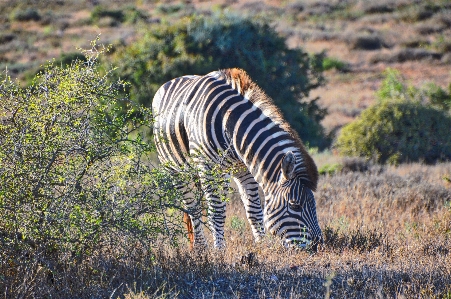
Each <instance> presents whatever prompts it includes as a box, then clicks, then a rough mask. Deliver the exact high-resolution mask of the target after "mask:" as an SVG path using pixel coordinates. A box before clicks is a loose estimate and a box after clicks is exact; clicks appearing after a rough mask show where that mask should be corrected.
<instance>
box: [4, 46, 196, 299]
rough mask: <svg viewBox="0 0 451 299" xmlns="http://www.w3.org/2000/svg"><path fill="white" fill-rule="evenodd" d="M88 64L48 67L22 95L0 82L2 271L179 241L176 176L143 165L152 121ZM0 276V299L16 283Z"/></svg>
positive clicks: (148, 152)
mask: <svg viewBox="0 0 451 299" xmlns="http://www.w3.org/2000/svg"><path fill="white" fill-rule="evenodd" d="M86 54H87V55H88V54H89V53H88V52H86ZM96 61H97V54H95V53H94V54H92V55H91V56H86V62H83V61H80V60H77V61H75V62H73V63H72V64H71V65H70V66H68V67H66V68H62V67H60V66H54V65H52V64H50V65H47V66H46V67H45V70H44V71H43V72H42V73H40V74H39V75H37V76H36V78H35V81H34V84H33V85H32V86H30V87H28V88H21V87H19V86H18V85H17V84H16V83H14V82H13V81H11V80H10V78H9V77H4V76H3V77H2V78H0V98H1V101H0V144H1V147H0V165H1V167H0V181H1V184H0V260H1V261H2V262H1V263H0V273H9V272H8V271H13V272H14V271H15V272H14V273H17V272H18V271H19V270H18V269H21V270H23V271H32V272H33V271H36V268H33V267H41V268H42V267H48V265H54V267H56V265H57V264H58V263H63V264H64V263H65V261H64V258H62V256H63V257H64V256H66V258H75V257H77V258H81V257H86V256H90V255H91V254H92V252H94V251H95V250H98V249H99V248H103V246H106V245H108V244H114V250H115V252H117V253H118V254H119V253H121V252H122V253H121V254H125V253H127V252H128V251H130V250H131V249H133V248H134V246H135V244H141V246H143V247H144V248H148V247H149V246H151V245H152V244H153V242H154V241H155V240H156V238H157V237H159V236H160V235H167V236H175V235H176V234H177V231H178V226H177V225H178V223H180V222H179V221H177V220H176V218H174V217H176V216H177V215H179V214H176V213H172V214H173V216H171V215H169V214H167V213H166V209H167V208H171V209H174V208H175V209H177V208H178V203H179V202H180V198H181V194H180V192H178V191H177V190H174V187H173V186H174V184H175V181H174V180H176V179H177V177H176V176H174V175H173V174H170V173H169V172H167V171H165V170H162V169H158V168H154V167H153V166H152V164H151V162H150V161H151V159H150V158H151V155H152V148H151V146H150V145H149V143H148V142H146V140H145V138H144V135H145V131H146V130H148V129H149V127H150V125H151V113H150V111H149V110H148V109H146V108H143V107H138V106H136V105H134V104H133V103H132V102H130V101H129V100H127V99H126V98H124V93H123V90H124V87H125V83H124V82H121V81H116V82H111V81H109V80H108V79H109V78H111V73H109V72H108V73H106V74H101V73H99V72H98V71H97V70H96V68H95V67H96ZM118 102H122V103H123V107H125V110H124V111H125V113H124V114H122V115H120V116H118V115H119V114H118V113H117V111H116V110H117V109H119V108H118V107H119V106H118V105H117V103H118ZM133 115H139V116H140V117H139V118H137V117H133ZM184 180H188V179H187V178H186V177H184ZM188 181H189V180H188ZM177 217H178V216H177ZM24 255H26V256H28V257H27V258H24ZM54 256H59V258H53V257H54ZM35 258H36V259H39V262H37V260H36V259H35ZM61 258H62V259H63V260H61ZM4 261H11V263H7V262H4ZM66 262H67V261H66ZM46 265H47V266H46ZM27 267H31V268H27ZM53 269H54V270H55V268H53ZM52 271H53V270H52ZM13 272H11V273H13ZM33 273H34V272H33ZM39 273H41V272H39ZM2 275H3V276H0V280H2V283H0V291H1V292H2V293H4V294H7V291H8V290H9V291H12V290H14V289H15V288H14V287H13V286H14V283H16V282H18V281H16V280H15V279H17V277H16V278H14V277H13V278H11V277H9V276H8V275H7V276H4V274H2ZM43 275H45V273H44V274H43ZM19 282H20V281H19ZM1 285H5V286H9V288H8V287H7V289H8V290H6V289H3V288H2V287H1ZM9 291H8V292H9ZM7 297H9V296H7ZM11 297H16V296H11Z"/></svg>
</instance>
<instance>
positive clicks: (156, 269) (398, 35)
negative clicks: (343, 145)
mask: <svg viewBox="0 0 451 299" xmlns="http://www.w3.org/2000/svg"><path fill="white" fill-rule="evenodd" d="M49 3H51V6H52V7H51V8H50V7H48V6H47V5H43V4H42V3H41V2H39V1H1V0H0V8H1V11H2V12H1V15H0V66H1V71H2V72H3V70H4V69H8V74H9V75H10V76H12V77H18V78H19V81H20V82H21V84H22V85H25V84H27V83H26V82H27V80H30V78H32V77H33V75H34V74H35V73H36V72H37V71H38V70H40V69H41V65H42V64H44V63H45V61H47V60H49V59H52V58H61V60H58V62H59V63H62V62H61V61H64V60H63V58H64V57H72V56H70V55H68V54H71V53H74V52H76V51H77V50H76V49H75V48H76V47H86V46H87V45H88V44H89V41H90V40H93V39H95V37H96V36H97V35H98V34H99V33H101V41H102V42H103V43H105V44H109V43H111V44H113V51H114V49H115V48H117V47H119V46H118V45H121V46H124V45H130V44H133V43H134V42H135V41H136V40H137V39H138V36H140V35H139V34H141V33H142V32H143V31H145V30H146V28H147V26H151V25H152V24H155V23H160V22H163V23H164V22H168V23H170V22H172V21H173V20H176V19H178V18H183V17H185V16H187V15H191V14H201V15H202V14H204V15H211V14H214V13H218V12H225V11H227V12H233V13H237V14H241V15H244V16H246V17H248V18H255V19H259V18H263V19H266V20H270V21H271V24H273V26H274V28H275V29H276V30H277V32H279V33H280V34H281V35H282V36H284V37H285V38H286V42H287V45H288V46H289V47H291V48H303V49H305V50H306V51H307V52H309V53H319V52H323V53H325V55H326V57H328V59H327V62H328V63H329V64H328V65H325V64H323V67H324V70H323V71H324V77H325V79H326V80H325V83H324V84H323V85H322V86H320V87H318V88H316V89H314V90H312V91H311V92H310V97H311V98H316V97H319V99H318V103H319V105H320V106H321V107H322V108H325V109H327V111H328V112H327V114H326V115H325V116H324V118H323V119H322V120H321V124H322V126H323V127H324V129H325V134H326V135H327V136H328V138H329V140H330V141H331V142H330V144H329V145H328V146H327V147H325V148H321V149H319V150H318V149H317V148H311V149H310V152H311V154H312V156H313V158H314V160H315V162H316V163H317V165H318V168H319V169H320V173H321V175H320V179H319V184H318V189H317V191H316V192H315V193H314V194H315V198H316V205H317V213H318V220H319V224H320V226H321V228H322V231H323V234H324V240H325V243H324V245H323V246H322V247H321V248H320V249H319V251H318V252H317V253H311V252H307V251H304V250H299V249H295V248H288V249H287V248H285V247H284V246H282V244H281V243H280V240H278V239H277V238H273V237H271V236H267V237H266V238H265V239H264V240H263V241H262V242H259V243H255V242H254V241H253V238H252V234H251V229H250V226H249V224H248V222H247V220H246V215H245V212H244V208H243V205H242V203H241V202H240V199H239V196H238V194H237V193H234V192H232V193H231V194H230V195H229V200H228V208H227V218H226V225H225V227H226V230H225V238H226V242H227V247H226V248H225V249H224V250H214V249H209V250H207V251H205V252H202V253H201V254H198V253H197V252H193V251H190V250H189V249H188V248H189V246H188V240H187V239H186V237H185V236H184V235H182V234H179V235H178V237H177V244H175V245H174V242H171V240H169V239H168V238H166V237H163V236H162V237H158V238H156V239H155V240H154V242H153V244H145V243H143V242H140V241H139V240H136V239H134V238H132V237H130V235H127V236H121V235H120V230H117V231H115V232H116V233H117V234H118V235H115V236H114V237H111V238H108V237H107V238H104V240H110V239H111V240H114V241H111V242H103V243H102V244H99V246H93V247H92V248H91V249H90V251H89V252H85V253H84V254H81V255H77V254H74V253H73V252H68V253H64V252H60V251H58V249H57V247H51V246H50V247H48V246H46V247H39V246H37V247H33V246H31V245H30V246H29V247H27V248H28V249H26V250H23V249H21V248H18V247H17V248H16V247H14V246H12V247H11V246H10V243H8V242H9V241H7V240H10V239H11V236H9V235H7V234H6V233H3V231H2V230H5V232H6V230H7V227H6V226H5V225H6V224H5V223H6V222H2V220H0V224H1V226H0V242H1V243H0V246H4V248H5V250H3V252H0V271H1V272H0V291H1V293H0V297H4V298H14V297H15V298H130V299H147V298H273V299H275V298H440V299H445V298H451V252H450V251H451V163H450V162H437V163H435V164H425V163H422V162H421V161H420V162H411V163H395V165H389V164H381V163H376V162H375V161H374V160H372V159H367V158H362V157H343V156H341V155H339V154H338V152H337V150H336V148H335V147H334V138H335V137H336V136H337V135H338V134H339V132H340V130H341V128H342V127H343V126H344V125H346V124H348V123H350V122H351V121H353V120H354V119H356V118H357V117H358V116H359V115H360V114H361V112H362V111H363V110H364V109H366V108H368V107H369V106H371V105H372V104H374V103H375V102H376V101H377V96H376V93H377V91H378V89H379V88H380V86H381V82H382V80H383V79H384V75H383V73H384V70H385V69H387V68H392V69H396V70H398V71H399V72H400V73H401V74H402V76H403V78H404V80H405V82H408V83H407V84H409V85H411V86H415V87H417V88H421V86H423V85H424V84H428V83H431V82H433V83H434V84H436V85H437V86H439V87H441V88H444V89H446V88H449V87H448V84H450V82H451V73H450V69H451V68H450V66H451V39H450V36H451V4H450V2H449V1H408V0H396V1H381V2H378V3H373V2H370V1H352V0H345V1H329V2H328V1H316V0H309V1H255V2H254V1H212V2H210V1H163V2H159V1H144V0H142V1H134V2H131V3H127V4H124V3H121V1H107V0H104V1H102V0H99V1H49ZM49 5H50V4H49ZM106 8H109V9H110V13H105V14H103V15H102V13H99V12H102V11H108V9H106ZM118 11H124V12H127V13H128V14H126V15H125V16H122V17H117V15H115V14H114V13H112V12H118ZM94 12H95V13H94ZM130 12H133V13H135V14H136V15H137V16H140V17H139V18H143V20H144V21H140V22H135V21H130V20H128V19H127V18H129V14H130ZM136 12H139V13H136ZM27 13H28V15H27ZM142 15H145V17H142ZM122 18H125V19H122ZM130 18H131V17H130ZM449 86H450V87H451V85H449ZM263 88H264V87H263ZM449 93H451V89H450V90H449V91H448V95H449ZM0 100H1V99H0ZM5 115H6V114H5ZM0 129H1V127H0ZM450 134H451V128H450ZM0 146H2V145H1V144H0ZM153 158H154V157H153ZM0 167H1V165H0ZM94 182H96V181H95V180H94ZM0 184H1V182H0ZM5 202H6V201H5ZM1 204H3V203H2V202H0V205H1ZM174 213H175V215H178V214H177V212H174ZM179 216H180V215H179ZM177 217H178V216H177ZM177 217H175V218H176V219H178V220H179V222H178V224H177V223H176V224H175V226H177V225H179V226H180V225H181V217H178V218H177ZM162 231H163V230H162ZM205 231H206V235H207V236H208V235H209V233H208V228H207V227H206V228H205ZM8 238H9V239H8ZM23 238H24V239H25V237H23ZM86 242H90V241H89V240H87V241H86ZM210 243H211V240H210ZM52 244H53V243H52Z"/></svg>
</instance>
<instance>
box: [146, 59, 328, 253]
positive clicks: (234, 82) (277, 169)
mask: <svg viewBox="0 0 451 299" xmlns="http://www.w3.org/2000/svg"><path fill="white" fill-rule="evenodd" d="M152 110H153V115H154V121H155V123H154V129H153V130H154V141H155V145H156V149H157V153H158V157H159V159H160V162H162V163H165V164H166V165H170V166H169V167H170V168H171V169H172V170H173V171H180V169H181V168H182V167H184V166H185V165H186V164H187V163H188V161H191V162H190V163H194V164H195V166H196V167H197V169H198V170H199V173H200V174H202V173H206V172H207V171H208V170H210V169H211V168H212V165H221V166H223V167H230V166H233V167H235V169H238V171H237V172H234V173H233V174H232V179H233V180H234V182H235V183H236V185H237V187H238V191H239V193H240V196H241V200H242V202H243V204H244V208H245V211H246V216H247V219H248V221H249V224H250V226H251V228H252V233H253V236H254V239H255V240H256V241H260V240H261V239H262V238H263V236H264V235H265V230H266V231H268V232H269V233H271V234H272V235H277V236H279V237H280V238H281V239H282V242H283V244H284V245H286V246H293V245H296V246H299V247H303V248H311V249H313V250H315V251H316V248H317V244H318V243H321V242H322V240H323V237H322V232H321V229H320V227H319V225H318V220H317V214H316V203H315V198H314V195H313V191H315V190H316V187H317V181H318V171H317V168H316V165H315V163H314V161H313V159H312V158H311V157H310V155H309V154H308V152H307V150H306V149H305V147H304V146H303V144H302V142H301V140H300V138H299V137H298V135H297V133H296V132H295V131H294V130H293V129H292V128H291V127H290V125H289V124H288V123H287V122H286V121H285V120H284V118H283V116H282V114H281V112H280V110H279V109H278V108H277V107H276V106H275V104H274V103H273V101H272V99H271V98H270V97H269V96H267V95H266V94H265V93H264V91H263V90H262V89H260V88H259V87H258V86H257V84H256V83H254V82H253V81H252V79H251V78H250V76H249V75H248V74H247V73H246V72H245V71H244V70H242V69H237V68H233V69H224V70H219V71H214V72H211V73H209V74H207V75H204V76H198V75H189V76H183V77H179V78H175V79H173V80H171V81H169V82H166V83H165V84H163V85H162V86H161V87H160V88H159V89H158V91H157V92H156V94H155V96H154V98H153V102H152ZM220 153H227V154H226V158H224V156H223V155H221V154H220ZM190 159H192V160H190ZM200 184H201V186H202V190H203V192H205V198H206V202H207V206H208V207H207V210H208V213H207V215H208V216H207V217H208V223H209V226H210V229H211V231H212V234H213V240H214V247H215V248H223V247H224V246H225V239H224V223H225V211H226V203H225V202H224V201H222V200H220V198H219V196H218V194H217V192H214V191H215V186H212V185H209V184H208V178H207V177H206V176H202V175H200ZM259 186H260V187H261V189H262V191H263V194H264V210H262V205H261V201H260V197H259V192H258V187H259ZM183 201H184V205H185V207H186V210H187V211H190V212H189V218H188V217H187V216H188V215H187V214H185V222H186V224H187V227H188V229H189V230H191V233H193V234H194V236H190V240H191V246H193V243H194V248H204V247H206V246H207V244H206V240H205V236H204V233H203V226H202V221H201V218H202V211H201V208H200V207H199V203H198V201H196V200H194V199H192V198H191V199H190V198H185V199H184V200H183Z"/></svg>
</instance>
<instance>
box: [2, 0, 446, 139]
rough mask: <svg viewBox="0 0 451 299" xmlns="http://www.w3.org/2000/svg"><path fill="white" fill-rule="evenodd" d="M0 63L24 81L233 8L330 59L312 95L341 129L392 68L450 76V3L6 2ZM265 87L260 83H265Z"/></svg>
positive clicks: (420, 79) (328, 124)
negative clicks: (101, 49) (46, 66)
mask: <svg viewBox="0 0 451 299" xmlns="http://www.w3.org/2000/svg"><path fill="white" fill-rule="evenodd" d="M0 9H1V11H2V14H1V17H0V29H1V33H0V68H1V69H3V70H4V69H5V68H7V69H8V72H9V74H10V75H11V76H12V77H19V78H21V79H25V78H27V76H28V77H29V76H30V74H33V73H34V72H35V71H36V70H37V69H38V68H39V66H40V65H41V64H43V63H44V62H45V61H47V60H50V59H53V58H56V59H58V58H61V59H62V61H64V58H65V59H66V61H68V60H69V59H70V58H71V57H74V56H71V55H73V54H74V53H79V52H78V50H77V48H79V47H86V46H88V45H89V41H90V40H93V39H94V38H95V37H96V36H97V35H98V34H101V41H102V42H103V43H105V44H109V43H111V44H113V45H114V44H116V45H118V44H122V45H124V44H125V45H126V44H130V43H132V42H133V41H134V40H135V39H136V37H137V34H138V33H139V32H142V31H145V30H146V28H149V26H152V24H155V23H161V22H168V23H170V22H171V20H175V19H178V18H181V17H183V16H185V15H190V14H193V13H196V14H211V13H218V12H222V11H224V12H229V13H230V12H231V13H237V14H244V15H247V16H249V17H252V18H266V19H269V20H271V22H272V23H273V24H274V26H275V27H276V28H277V30H278V31H279V32H280V33H281V34H282V35H284V36H286V38H287V42H288V45H289V46H290V47H301V48H303V49H305V50H306V51H308V52H309V53H319V52H322V51H325V52H326V54H327V56H328V57H329V58H330V62H331V63H330V66H329V67H330V70H328V71H326V73H325V76H326V79H327V83H326V84H325V86H323V87H322V88H319V89H317V90H315V91H314V92H312V93H311V98H314V97H320V103H321V105H322V106H323V107H326V108H327V109H328V112H329V114H328V116H326V118H325V119H324V120H323V125H324V126H325V128H326V130H327V131H328V132H330V131H335V130H337V129H339V128H340V127H341V126H342V125H344V124H346V123H348V122H349V121H351V120H352V119H354V118H355V117H356V116H357V115H359V114H360V112H361V111H362V110H363V109H365V108H366V107H368V106H369V105H371V103H373V102H374V91H375V90H377V89H378V87H379V85H380V81H381V79H382V74H383V71H384V70H385V69H386V68H395V69H398V70H400V71H401V73H402V74H403V76H404V77H405V78H406V80H407V81H408V82H411V83H412V84H413V85H415V86H420V85H422V84H424V83H426V82H434V83H436V84H438V85H439V86H441V87H443V88H447V86H448V84H449V83H450V82H451V73H450V71H449V69H450V65H451V38H450V37H451V13H450V12H451V3H450V2H449V1H446V0H442V1H427V2H421V1H413V0H411V1H409V0H396V1H382V2H380V3H373V2H367V1H356V0H346V1H319V0H318V1H316V0H309V1H233V0H228V1H163V2H159V1H144V0H141V1H135V2H134V3H133V4H124V2H122V1H112V0H111V1H110V0H97V1H74V0H69V1H60V0H52V1H46V4H43V2H37V3H36V1H1V2H0ZM263 88H264V87H263Z"/></svg>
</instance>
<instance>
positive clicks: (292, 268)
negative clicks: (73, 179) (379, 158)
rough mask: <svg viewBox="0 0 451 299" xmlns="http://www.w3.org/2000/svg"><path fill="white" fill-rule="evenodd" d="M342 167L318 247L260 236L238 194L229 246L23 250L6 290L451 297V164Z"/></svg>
mask: <svg viewBox="0 0 451 299" xmlns="http://www.w3.org/2000/svg"><path fill="white" fill-rule="evenodd" d="M343 169H345V170H346V171H343V172H341V173H337V174H335V175H330V176H322V177H321V179H320V184H319V190H318V191H317V192H316V194H315V195H316V199H317V208H318V218H319V221H320V225H321V227H322V229H323V232H324V234H325V244H324V248H322V250H320V251H319V252H318V253H317V254H314V255H311V254H309V253H307V252H305V251H302V250H294V249H286V248H284V247H283V246H282V245H281V244H280V241H279V240H278V239H275V238H272V237H270V236H268V237H267V238H266V239H265V240H264V241H263V242H261V243H258V244H255V243H254V242H253V240H252V236H251V232H250V228H249V225H248V223H247V220H246V218H245V214H244V209H243V207H242V204H241V203H240V201H239V200H238V198H237V196H236V195H233V196H232V199H231V201H230V203H229V204H228V218H227V222H226V238H227V249H225V250H224V251H217V250H211V251H207V252H204V253H202V254H196V253H194V252H190V251H188V250H187V248H188V247H187V246H186V245H187V244H180V247H178V248H174V247H170V246H169V245H168V244H167V242H165V241H164V240H162V241H161V243H159V244H154V245H155V247H154V249H152V250H149V249H148V248H143V247H141V246H140V245H139V243H138V242H135V243H133V241H132V240H125V239H124V240H123V242H124V244H120V245H121V246H119V247H120V248H129V249H130V250H129V251H119V250H118V249H117V248H119V247H117V244H104V245H103V246H102V247H99V250H98V251H97V252H94V253H93V254H92V255H91V257H90V258H89V259H83V260H77V259H76V258H73V257H71V256H70V255H66V256H53V257H52V253H51V252H50V253H49V252H45V251H44V250H42V251H38V250H37V251H36V252H33V253H28V255H27V253H23V254H22V255H21V256H17V257H16V258H17V259H22V261H23V260H24V259H28V260H29V261H34V262H30V263H28V264H26V263H21V265H27V266H26V267H25V266H22V268H14V267H9V268H8V267H5V264H3V266H2V268H1V269H2V271H3V272H2V273H1V274H0V285H2V284H3V285H2V286H1V288H2V292H1V294H2V295H0V297H4V298H14V297H15V298H50V297H51V298H69V297H70V298H108V297H109V298H119V297H120V298H124V297H125V298H131V299H137V298H139V299H143V298H449V297H450V296H451V267H450V265H451V253H450V250H451V182H450V175H451V163H447V164H438V165H435V166H425V165H421V164H410V165H402V166H399V167H381V166H374V165H373V166H369V167H368V168H367V169H366V170H365V169H364V168H359V169H363V170H364V171H362V172H358V171H350V169H352V167H344V168H343ZM207 234H208V232H207ZM125 243H127V244H125ZM31 254H33V255H32V256H31ZM2 262H3V263H5V261H2ZM6 262H7V263H14V262H18V260H9V261H6ZM6 270H7V271H6Z"/></svg>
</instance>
